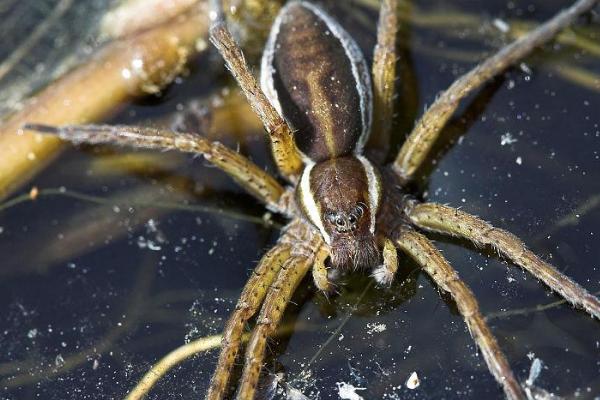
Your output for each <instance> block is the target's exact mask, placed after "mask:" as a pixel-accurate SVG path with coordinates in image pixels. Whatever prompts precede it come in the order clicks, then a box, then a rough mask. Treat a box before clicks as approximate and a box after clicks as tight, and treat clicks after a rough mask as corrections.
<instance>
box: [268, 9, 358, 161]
mask: <svg viewBox="0 0 600 400" xmlns="http://www.w3.org/2000/svg"><path fill="white" fill-rule="evenodd" d="M284 13H285V14H283V15H282V16H281V24H280V27H279V34H278V36H277V38H276V41H275V43H274V56H273V65H272V67H273V69H274V71H275V72H274V74H273V81H274V82H273V83H274V89H275V90H276V92H277V95H278V97H279V102H280V104H281V109H282V113H283V116H284V117H285V118H286V120H287V121H288V122H289V123H290V124H291V125H292V127H293V129H294V130H295V131H296V133H295V140H296V144H297V146H298V147H299V149H300V150H301V151H302V152H303V153H304V154H306V155H307V156H308V157H310V158H311V159H312V160H313V161H316V162H318V161H323V160H326V159H330V158H335V157H340V156H344V155H348V154H350V153H352V151H353V150H354V148H355V147H356V144H357V142H358V139H359V137H360V135H361V133H362V131H363V122H362V117H361V115H362V114H361V108H360V94H359V91H358V89H357V82H356V79H355V77H354V75H353V72H352V64H351V62H350V59H349V57H348V55H347V53H346V51H345V49H344V46H343V45H342V43H341V41H340V40H339V39H338V38H337V37H336V36H335V35H334V33H333V32H332V31H331V30H330V29H329V27H328V25H327V23H326V22H325V21H324V20H323V19H321V18H319V16H317V15H316V14H315V13H314V12H313V11H312V10H310V9H309V8H307V7H306V6H304V5H302V4H301V3H292V4H290V5H288V6H287V7H286V9H285V11H284Z"/></svg>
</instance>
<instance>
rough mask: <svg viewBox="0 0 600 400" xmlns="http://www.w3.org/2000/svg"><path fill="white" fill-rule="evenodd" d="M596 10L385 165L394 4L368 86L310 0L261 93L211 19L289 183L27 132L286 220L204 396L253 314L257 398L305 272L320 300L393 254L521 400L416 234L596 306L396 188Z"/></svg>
mask: <svg viewBox="0 0 600 400" xmlns="http://www.w3.org/2000/svg"><path fill="white" fill-rule="evenodd" d="M596 3H597V1H596V0H579V1H577V2H576V3H575V4H574V5H573V6H572V7H570V8H569V9H567V10H565V11H563V12H561V13H559V14H557V15H556V16H555V17H554V18H552V19H551V20H549V21H548V22H546V23H544V24H543V25H541V26H539V27H538V28H537V29H535V30H534V31H532V32H531V33H529V34H528V35H526V36H524V37H523V38H521V39H519V40H517V41H516V42H514V43H512V44H511V45H509V46H507V47H505V48H503V49H502V50H501V51H499V52H498V53H497V54H495V55H493V56H492V57H490V58H488V59H487V60H485V61H484V62H483V63H481V64H480V65H478V66H477V67H475V68H474V69H473V70H471V71H470V72H469V73H467V74H465V75H464V76H462V77H461V78H459V79H458V80H457V81H456V82H455V83H454V84H453V85H452V86H451V87H450V88H449V89H448V90H447V91H445V92H444V93H443V94H442V95H441V96H439V97H438V99H437V100H436V101H435V103H434V104H433V105H432V106H431V107H430V108H429V109H428V110H427V112H426V113H425V114H424V115H423V117H422V118H421V119H420V120H419V121H418V122H417V124H416V126H415V128H414V129H413V132H412V133H411V134H410V135H409V136H408V138H407V140H406V141H405V143H404V145H403V146H402V148H401V150H400V152H399V154H398V155H397V157H396V158H395V160H394V161H393V162H392V163H389V164H384V163H383V162H382V160H383V159H384V158H383V157H382V154H385V150H386V148H387V143H388V139H389V136H390V126H391V124H390V121H391V117H392V109H393V94H394V93H393V87H394V84H393V82H394V79H395V62H396V53H395V35H396V31H397V26H398V17H397V15H396V12H397V7H396V4H395V3H394V1H393V0H384V1H383V3H382V6H381V10H380V17H379V28H378V38H377V39H378V40H377V46H376V48H375V55H374V63H373V70H372V79H373V84H372V86H373V87H372V88H371V80H370V79H371V77H370V74H369V73H368V70H367V67H366V64H365V61H364V59H363V57H362V54H361V53H360V51H359V50H358V47H357V46H356V44H355V43H354V41H353V40H352V38H351V37H350V36H349V35H348V34H347V33H346V32H345V31H344V30H343V29H342V28H341V27H340V26H339V25H338V23H337V22H336V21H335V20H334V19H333V18H331V17H330V16H328V15H327V14H326V13H325V12H324V11H322V10H321V9H320V8H317V7H316V6H314V5H313V4H311V3H308V2H297V1H293V2H291V3H288V4H287V5H286V6H285V7H284V8H283V9H282V11H281V13H280V14H279V16H278V18H277V19H276V21H275V23H274V25H273V27H272V30H271V34H270V37H269V40H268V43H267V46H266V49H265V52H264V55H263V61H262V75H261V85H260V86H259V84H258V83H257V81H256V80H255V78H254V77H253V75H252V74H251V73H250V71H249V68H248V66H247V65H246V62H245V60H244V57H243V54H242V52H241V50H240V48H239V47H238V46H237V44H236V43H235V41H234V39H233V38H232V36H231V34H230V33H229V31H228V30H227V28H226V25H225V23H224V22H223V21H222V20H221V19H220V18H219V16H220V15H221V14H220V13H219V12H217V13H216V14H215V15H217V16H218V17H217V19H216V21H215V23H214V24H213V26H212V28H211V40H212V42H213V43H214V45H215V46H216V47H217V48H218V49H219V51H220V52H221V54H222V56H223V58H224V59H225V61H226V63H227V65H228V67H229V69H230V70H231V72H232V74H233V75H234V77H235V78H236V80H237V81H238V83H239V84H240V86H241V88H242V89H243V91H244V93H245V95H246V96H247V98H248V100H249V102H250V104H251V106H252V108H253V110H254V111H255V112H256V113H257V114H258V116H259V117H260V119H261V120H262V121H263V123H264V126H265V129H266V131H267V133H268V137H269V138H270V141H271V146H272V151H273V156H274V159H275V162H276V164H277V166H278V168H279V172H280V173H281V174H282V176H283V177H284V178H286V179H287V181H288V182H289V185H288V186H285V187H284V186H282V185H281V184H280V183H279V182H278V181H277V180H276V179H275V178H274V177H272V176H270V175H269V174H267V173H266V172H264V171H263V170H262V169H261V168H260V167H258V166H257V165H255V164H253V163H252V162H251V161H249V160H248V159H246V158H245V157H243V156H242V155H240V154H238V153H237V152H235V151H232V150H230V149H228V148H226V147H224V146H223V145H221V144H219V143H216V142H210V141H208V140H206V139H204V138H202V137H199V136H197V135H192V134H185V133H174V132H169V131H163V130H157V129H152V128H142V127H126V126H98V125H88V126H65V127H59V128H55V127H49V126H45V125H37V124H30V125H28V126H27V129H31V130H35V131H39V132H46V133H52V134H57V135H59V136H60V137H61V138H63V139H66V140H69V141H71V142H74V143H89V144H98V143H111V144H117V145H126V146H133V147H138V148H155V149H164V150H170V149H176V150H179V151H183V152H190V153H195V154H202V155H203V156H204V157H205V158H206V159H207V160H208V161H209V162H211V163H213V164H214V165H215V166H217V167H219V168H221V169H222V170H223V171H225V172H226V173H228V174H229V175H230V176H231V177H232V178H233V179H234V180H236V182H238V183H239V184H240V185H241V186H242V187H244V188H245V189H247V190H248V191H249V192H250V193H251V194H253V195H254V196H255V197H256V198H258V199H259V200H260V201H262V202H263V203H264V204H265V205H266V207H267V208H268V209H269V210H271V211H274V212H277V213H280V214H282V215H284V216H286V217H287V218H289V219H290V222H289V223H288V225H287V226H286V227H285V228H284V230H283V232H282V234H281V237H280V238H279V240H278V242H277V244H276V245H275V246H274V247H273V248H272V249H271V250H269V251H268V252H267V254H266V255H264V256H263V258H262V259H261V260H260V262H259V263H258V266H257V267H256V268H255V270H254V273H253V274H252V276H251V277H250V279H249V280H248V282H247V284H246V286H245V288H244V290H243V292H242V295H241V297H240V299H239V302H238V304H237V306H236V309H235V311H234V312H233V314H232V315H231V317H230V319H229V321H228V323H227V325H226V328H225V331H224V337H223V341H222V348H221V353H220V356H219V361H218V363H217V366H216V370H215V372H214V375H213V378H212V380H211V383H210V388H209V392H208V395H207V398H208V399H221V398H223V397H224V396H226V394H227V392H228V384H229V377H230V374H231V372H232V368H233V366H234V363H235V360H236V356H237V353H238V351H239V348H240V346H241V338H242V334H243V331H244V326H245V324H246V323H247V322H248V321H249V320H250V319H251V318H252V317H253V316H254V315H255V314H256V313H257V312H259V310H260V313H259V315H258V317H257V319H256V326H255V328H254V330H253V332H252V336H251V339H250V341H249V343H248V346H247V349H246V357H245V363H244V368H243V372H242V377H241V380H240V384H239V388H238V392H237V397H238V398H240V399H252V398H254V396H255V392H256V388H257V383H258V381H259V375H260V372H261V368H262V364H263V359H264V355H265V349H266V346H267V341H268V339H269V337H270V336H272V335H273V334H274V333H275V331H276V329H277V326H278V324H279V322H280V320H281V318H282V316H283V313H284V310H285V308H286V305H287V304H288V303H289V302H290V299H291V297H292V295H293V294H294V291H295V290H296V288H297V286H298V285H299V284H300V282H301V281H302V279H303V277H304V276H305V275H306V274H307V273H308V271H309V270H310V269H311V267H312V274H313V278H314V282H315V285H316V286H317V288H318V289H320V290H322V291H324V292H330V291H331V290H332V285H333V283H332V282H331V279H330V278H332V276H334V275H335V272H336V271H339V270H345V269H348V268H362V269H366V270H369V271H371V273H372V276H373V277H374V279H375V280H376V281H377V282H378V283H379V284H381V285H389V284H390V282H391V280H392V279H393V276H394V274H395V272H396V270H397V267H398V263H397V250H400V251H401V252H402V253H405V254H407V255H408V256H409V257H411V258H413V259H414V260H415V261H416V262H417V263H418V264H419V265H420V266H421V267H422V268H423V270H424V271H425V272H426V273H427V274H428V275H429V276H430V277H431V279H432V280H433V281H434V282H435V283H436V284H437V285H438V286H439V287H440V289H442V290H443V291H445V292H448V293H449V294H450V295H451V297H452V298H453V300H454V301H455V302H456V305H457V307H458V310H459V312H460V313H461V315H462V316H463V318H464V320H465V322H466V324H467V326H468V328H469V331H470V333H471V335H472V336H473V339H474V340H475V342H476V343H477V345H478V346H479V348H480V349H481V353H482V355H483V357H484V359H485V361H486V363H487V366H488V368H489V370H490V372H491V373H492V374H493V376H494V377H495V379H496V380H497V382H498V383H499V384H500V385H502V387H503V389H504V393H505V395H506V397H507V398H509V399H523V398H526V394H525V391H524V389H523V388H522V387H521V385H520V384H519V382H518V381H517V379H516V378H515V376H514V375H513V373H512V371H511V368H510V366H509V364H508V362H507V360H506V357H505V356H504V354H503V353H502V350H501V349H500V348H499V346H498V343H497V341H496V339H495V338H494V336H493V334H492V333H491V331H490V329H489V327H488V326H487V324H486V322H485V320H484V319H483V317H482V315H481V313H480V311H479V307H478V304H477V301H476V299H475V297H474V296H473V293H472V292H471V291H470V289H469V288H468V287H467V286H466V285H465V284H464V283H463V282H462V281H461V280H460V278H459V277H458V274H457V273H456V271H455V270H454V269H453V268H452V267H451V266H450V265H449V263H448V262H447V261H446V260H445V259H444V257H443V256H442V254H441V253H440V252H439V251H438V250H437V249H436V248H435V247H434V245H433V244H432V243H431V242H430V241H429V239H427V237H426V236H425V235H423V234H422V233H420V230H424V231H433V232H438V233H442V234H447V235H452V236H458V237H461V238H465V239H467V240H470V241H472V242H473V243H475V244H476V245H478V246H491V247H493V248H494V249H495V250H496V251H498V253H500V254H502V255H503V256H505V257H506V258H508V259H509V260H511V261H512V262H514V263H515V264H517V265H519V266H520V267H522V268H523V269H525V270H527V271H529V272H530V273H531V274H532V275H533V276H535V277H536V278H538V279H540V280H541V281H542V282H544V283H545V284H546V285H547V286H548V287H549V288H551V289H552V290H553V291H555V292H557V293H558V294H560V295H561V296H563V297H564V298H565V299H566V300H567V301H569V302H570V303H571V304H573V305H574V306H576V307H580V308H582V309H584V310H585V311H587V312H588V313H589V314H591V315H592V316H593V317H596V318H599V317H600V301H599V300H598V299H597V298H596V297H594V296H592V295H591V294H589V293H588V292H587V291H586V290H584V289H583V288H581V287H580V286H579V285H577V284H576V283H574V282H573V281H572V280H570V279H569V278H568V277H566V276H565V275H563V274H561V273H560V272H559V271H557V270H556V269H555V268H554V267H552V266H551V265H549V264H548V263H546V262H544V261H542V260H541V259H540V258H538V257H537V256H536V255H535V254H533V253H532V252H531V251H529V250H528V249H527V248H526V247H525V245H524V244H523V243H522V242H521V240H519V239H518V238H517V237H516V236H514V235H512V234H510V233H508V232H506V231H503V230H500V229H498V228H494V227H492V226H491V225H490V224H488V223H487V222H484V221H482V220H481V219H479V218H477V217H475V216H472V215H469V214H467V213H465V212H463V211H459V210H458V209H455V208H451V207H448V206H444V205H439V204H433V203H420V202H419V201H417V200H415V199H414V198H412V197H411V196H409V195H408V194H407V193H406V191H405V190H404V189H403V188H404V187H406V184H407V183H408V182H410V181H411V180H412V179H413V178H414V177H415V174H416V172H417V171H418V170H419V168H420V167H421V166H422V165H423V162H424V160H425V158H426V157H427V155H428V154H429V150H430V149H431V147H432V145H433V143H434V142H435V139H436V138H437V136H438V135H439V132H440V130H441V128H442V127H443V126H444V124H445V123H446V121H447V120H448V119H449V117H450V116H451V115H452V113H453V112H454V111H455V110H456V108H457V106H458V104H459V102H460V101H461V99H463V98H464V97H465V96H467V95H468V94H470V93H472V92H473V91H474V90H475V89H477V88H479V87H480V86H481V85H482V83H483V82H485V81H486V80H488V79H489V78H491V77H493V76H495V75H496V74H498V73H500V72H501V71H503V70H504V69H506V68H507V67H508V66H509V65H511V64H513V63H514V62H516V61H518V60H520V59H521V58H523V57H524V56H525V55H527V54H528V53H529V52H530V51H531V50H532V49H534V48H535V47H537V46H539V45H541V44H543V43H545V42H547V41H549V40H550V39H551V38H552V37H553V36H554V35H555V34H556V33H557V32H558V31H560V30H561V29H562V28H564V27H566V26H568V25H569V24H570V23H571V22H572V21H573V20H574V19H575V18H576V17H577V16H578V15H580V14H581V13H583V12H586V11H588V10H589V9H590V8H591V7H593V6H594V5H595V4H596ZM371 125H372V127H371ZM369 135H371V137H370V138H369ZM367 140H369V142H368V143H367ZM365 147H366V149H365ZM328 260H329V261H328Z"/></svg>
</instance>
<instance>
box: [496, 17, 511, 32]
mask: <svg viewBox="0 0 600 400" xmlns="http://www.w3.org/2000/svg"><path fill="white" fill-rule="evenodd" d="M493 24H494V26H495V27H496V29H498V30H499V31H500V32H502V33H506V32H508V31H509V30H510V25H508V23H507V22H506V21H503V20H501V19H500V18H496V19H494V21H493Z"/></svg>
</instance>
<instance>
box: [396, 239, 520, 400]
mask: <svg viewBox="0 0 600 400" xmlns="http://www.w3.org/2000/svg"><path fill="white" fill-rule="evenodd" d="M396 244H397V245H398V247H399V248H400V249H401V250H403V251H404V252H406V253H407V254H408V255H409V256H410V257H411V258H413V259H414V260H415V261H416V262H417V263H418V264H419V265H421V267H422V268H423V270H425V272H426V273H427V274H428V275H429V276H430V277H431V279H433V281H434V282H435V283H436V285H437V286H438V287H439V288H441V289H442V290H444V291H446V292H448V293H450V295H451V296H452V298H453V299H454V301H455V302H456V306H457V307H458V311H459V312H460V314H461V315H462V317H463V318H464V320H465V322H466V324H467V327H468V328H469V332H470V333H471V336H472V337H473V339H474V340H475V343H477V345H478V346H479V348H480V350H481V353H482V355H483V358H484V359H485V362H486V364H487V366H488V369H489V370H490V372H491V373H492V375H494V378H496V381H497V382H498V383H499V384H500V385H502V388H503V389H504V394H505V395H506V397H507V398H508V399H510V400H515V399H526V396H525V393H524V392H523V389H522V388H521V386H520V385H519V383H518V381H517V379H516V378H515V376H514V374H513V372H512V370H511V368H510V365H509V364H508V361H507V360H506V356H505V355H504V353H503V352H502V350H501V349H500V346H498V342H497V341H496V338H495V337H494V335H493V334H492V332H491V331H490V328H489V327H488V326H487V324H486V322H485V320H484V319H483V316H482V315H481V312H480V311H479V305H478V303H477V299H475V296H474V295H473V292H471V290H470V289H469V288H468V287H467V285H466V284H465V283H464V282H463V281H462V280H461V279H460V278H459V277H458V274H457V273H456V271H455V270H454V268H452V266H451V265H450V264H449V263H448V261H446V259H445V258H444V256H442V253H440V251H439V250H438V249H436V248H435V246H434V245H433V243H431V241H429V239H427V238H426V237H425V236H424V235H422V234H420V233H418V232H416V231H414V230H411V229H405V230H403V231H402V232H399V233H398V236H397V240H396Z"/></svg>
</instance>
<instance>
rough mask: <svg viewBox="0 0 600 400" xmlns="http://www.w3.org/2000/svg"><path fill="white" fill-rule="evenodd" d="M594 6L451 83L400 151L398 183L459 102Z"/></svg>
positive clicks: (553, 22) (589, 0)
mask: <svg viewBox="0 0 600 400" xmlns="http://www.w3.org/2000/svg"><path fill="white" fill-rule="evenodd" d="M597 3H598V0H579V1H577V2H576V3H575V4H573V5H572V6H571V7H569V8H567V9H565V10H563V11H561V12H560V13H558V14H556V15H555V16H554V17H553V18H551V19H550V20H548V21H547V22H544V23H543V24H541V25H540V26H538V27H537V28H536V29H534V30H533V31H531V32H530V33H528V34H527V35H524V36H522V37H521V38H519V39H517V40H515V41H514V42H512V43H511V44H510V45H508V46H506V47H503V48H502V49H501V50H499V51H498V52H497V53H495V54H494V55H493V56H491V57H489V58H487V59H486V60H485V61H483V62H482V63H480V64H478V65H477V66H476V67H475V68H473V69H472V70H471V71H469V72H467V73H466V74H465V75H463V76H461V77H460V78H458V79H457V80H456V81H454V83H453V84H452V85H451V86H450V87H449V88H448V89H446V91H444V92H443V93H442V94H441V95H439V96H438V98H437V99H436V100H435V102H434V103H433V104H432V105H431V107H429V109H428V110H427V111H426V112H425V113H424V114H423V116H422V117H421V119H420V120H419V121H418V122H417V123H416V125H415V127H414V128H413V130H412V132H411V133H410V135H409V136H408V137H407V139H406V141H405V142H404V144H403V145H402V147H401V148H400V152H399V153H398V155H397V157H396V160H395V161H394V164H393V168H394V171H396V173H397V174H398V176H400V178H401V179H402V181H404V182H408V181H410V180H412V179H413V178H414V175H415V173H416V172H417V170H418V169H419V168H420V167H421V165H422V164H423V163H424V162H425V158H426V157H427V156H428V154H429V151H430V150H431V148H432V146H433V144H434V142H435V141H436V139H437V138H438V137H439V135H440V133H441V130H442V128H443V127H444V125H445V124H446V122H447V121H448V119H449V118H450V117H451V116H452V114H453V113H454V111H455V110H456V108H457V107H458V105H459V103H460V101H461V100H462V99H464V98H465V97H466V96H468V95H469V94H471V93H473V91H475V90H477V89H478V88H479V87H481V85H482V84H483V83H485V82H486V81H487V80H489V79H491V78H493V77H494V76H496V75H498V74H499V73H500V72H502V71H504V70H505V69H506V68H507V67H509V66H510V65H512V64H514V63H515V62H517V61H519V60H521V59H522V58H523V57H525V56H527V55H528V54H529V53H531V51H532V50H534V49H535V48H536V47H538V46H540V45H542V44H544V43H546V42H548V41H550V40H551V39H552V38H553V37H554V36H555V35H556V34H557V33H558V32H559V31H561V30H562V29H564V28H565V27H567V26H569V25H570V24H572V23H573V21H574V20H575V19H576V18H577V17H578V16H579V15H580V14H582V13H584V12H586V11H589V10H590V9H591V8H592V7H593V6H594V5H596V4H597Z"/></svg>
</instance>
